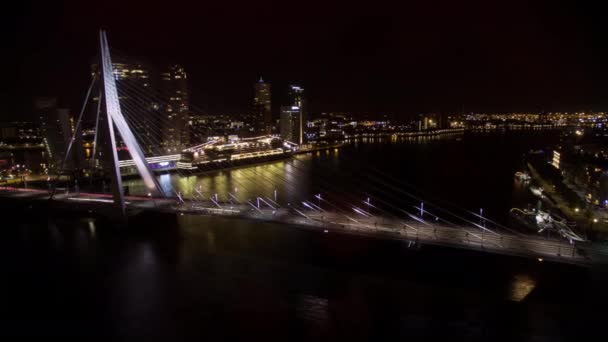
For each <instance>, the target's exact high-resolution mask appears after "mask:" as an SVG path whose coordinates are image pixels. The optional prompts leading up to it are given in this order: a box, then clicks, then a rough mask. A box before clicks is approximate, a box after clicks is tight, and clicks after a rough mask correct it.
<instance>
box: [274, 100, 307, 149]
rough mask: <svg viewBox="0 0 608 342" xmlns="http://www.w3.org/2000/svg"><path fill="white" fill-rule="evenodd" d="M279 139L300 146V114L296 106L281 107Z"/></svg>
mask: <svg viewBox="0 0 608 342" xmlns="http://www.w3.org/2000/svg"><path fill="white" fill-rule="evenodd" d="M279 123H280V125H281V138H282V139H283V140H287V141H290V142H292V143H296V144H302V142H303V134H302V133H303V132H302V112H301V111H300V108H299V107H298V106H281V117H280V119H279Z"/></svg>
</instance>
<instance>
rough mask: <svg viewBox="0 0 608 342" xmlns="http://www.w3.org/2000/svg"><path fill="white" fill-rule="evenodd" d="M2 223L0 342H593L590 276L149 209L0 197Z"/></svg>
mask: <svg viewBox="0 0 608 342" xmlns="http://www.w3.org/2000/svg"><path fill="white" fill-rule="evenodd" d="M478 138H479V137H477V138H475V139H478ZM520 138H521V137H520ZM466 139H467V138H464V141H465V142H461V143H468V142H467V140H466ZM481 139H483V138H481ZM485 139H489V140H487V141H494V145H493V146H501V144H502V143H501V140H493V139H511V138H509V137H507V138H504V137H500V136H499V137H498V138H485ZM531 139H534V137H532V138H531ZM473 141H475V140H473ZM487 141H486V144H487ZM507 141H508V140H507ZM517 141H519V144H522V145H524V144H525V141H524V140H517ZM441 144H444V143H443V142H442V143H441ZM365 146H367V147H365V148H371V149H374V148H380V147H379V146H377V145H365ZM384 146H385V147H383V148H386V146H387V145H384ZM390 146H396V147H399V146H398V145H390ZM424 146H433V145H424ZM424 146H422V148H424ZM443 146H447V147H446V148H448V149H451V148H453V147H452V146H457V145H449V144H445V145H443ZM471 146H477V145H471ZM399 148H403V147H399ZM407 148H408V149H409V148H411V149H412V150H414V151H415V146H410V147H407ZM471 149H473V150H471ZM463 151H465V152H467V153H469V152H470V153H472V154H473V155H478V156H479V158H482V155H483V154H482V153H480V152H479V151H476V150H474V148H473V147H469V148H465V149H463ZM340 153H341V152H340ZM419 153H420V155H424V152H419ZM371 155H374V154H373V153H372V154H370V156H371ZM408 157H409V156H408ZM432 157H433V156H429V157H428V158H429V162H430V163H440V162H438V161H437V160H438V159H439V157H440V156H437V159H434V161H433V160H432ZM370 158H371V157H370ZM377 158H378V160H379V159H380V157H377ZM449 158H454V157H449ZM489 158H490V159H489V161H490V162H495V163H496V162H499V161H500V160H503V159H502V158H499V157H489ZM333 160H336V159H333ZM338 160H339V159H338ZM486 160H488V159H486ZM463 165H464V166H463ZM466 165H467V164H466V163H463V164H461V166H460V167H466ZM398 167H401V166H398ZM404 169H406V168H404ZM455 170H457V168H456V169H455ZM494 172H496V173H497V174H503V173H506V172H505V171H500V170H498V169H494ZM509 172H510V170H509ZM412 174H414V172H412ZM456 174H460V172H456ZM427 176H428V177H439V178H433V179H441V173H439V172H437V173H436V174H429V175H427ZM427 176H424V175H419V176H418V178H417V179H416V181H418V180H422V181H424V180H426V179H427V178H426V177H427ZM444 177H453V173H452V176H450V175H448V176H445V174H444ZM483 179H485V178H482V179H481V180H483ZM488 179H489V178H488ZM448 180H450V181H451V179H450V178H448ZM426 182H427V183H428V184H432V186H431V187H433V186H435V187H437V189H439V187H440V185H436V184H435V183H436V182H437V181H432V180H427V181H426ZM502 182H503V181H500V180H496V183H497V184H498V183H502ZM508 182H509V183H508V184H510V187H508V189H509V190H508V191H512V190H513V187H512V179H511V178H510V179H509V180H508ZM459 184H460V183H459ZM472 184H473V183H472ZM504 184H507V181H505V182H504ZM461 188H462V189H469V192H473V191H472V190H470V189H472V187H471V186H469V187H467V186H466V185H458V184H457V185H454V187H453V188H452V189H455V191H458V190H459V189H461ZM495 189H496V188H495ZM493 191H498V190H493ZM491 193H492V194H494V195H490V196H489V198H502V197H499V196H498V194H495V193H494V192H491ZM452 195H453V194H452V193H451V192H450V191H447V195H446V196H452ZM502 195H506V194H504V193H503V194H502ZM474 197H475V195H474V194H473V195H471V197H470V198H474ZM502 201H503V200H502V199H498V200H497V202H498V203H500V202H502ZM465 204H466V203H465ZM0 213H1V214H2V217H3V218H5V221H4V222H3V224H2V238H1V239H0V253H1V254H0V255H1V256H2V258H1V262H0V266H1V268H0V270H1V272H2V273H1V275H2V276H1V278H0V279H1V283H2V286H1V287H0V288H2V290H1V291H2V292H1V296H0V304H1V305H0V307H1V310H2V312H3V315H2V318H1V320H0V336H11V335H18V336H24V337H25V336H48V335H61V336H78V337H81V338H83V339H85V340H97V339H98V340H130V339H132V338H133V337H145V338H146V339H147V340H150V339H153V340H176V339H192V340H225V339H228V338H238V339H240V340H250V341H251V340H254V341H255V340H281V341H292V340H334V341H335V340H374V341H376V340H420V339H429V340H430V339H431V338H442V339H447V340H450V341H452V340H477V341H484V340H489V341H545V340H548V341H553V340H555V341H562V340H581V339H584V340H604V339H603V338H602V336H603V335H601V334H603V331H602V330H603V327H604V325H605V323H604V322H605V319H606V312H607V310H608V305H607V304H608V300H607V296H606V292H607V289H608V282H607V281H606V278H607V277H606V273H605V272H604V271H603V270H602V269H600V268H598V267H596V268H581V267H576V266H569V265H559V264H552V263H547V262H539V261H537V260H529V259H522V258H513V257H502V256H495V255H490V254H482V253H477V252H469V251H464V250H454V249H447V248H439V247H431V246H409V245H408V244H407V243H404V242H396V241H383V240H375V239H370V238H364V237H355V236H346V235H338V234H335V233H329V234H324V233H322V232H317V231H309V230H301V229H295V228H292V227H284V226H280V225H275V224H269V223H259V222H249V221H235V220H229V219H218V218H206V217H191V216H179V217H173V216H161V215H148V216H146V217H139V218H136V219H134V220H133V221H132V224H131V227H130V229H128V230H116V228H114V227H113V225H112V224H110V223H107V222H103V221H101V220H92V219H89V218H77V217H73V216H68V215H65V214H61V213H48V212H45V211H44V210H42V209H41V208H38V207H36V206H35V205H34V206H33V207H32V208H29V207H28V206H27V205H25V206H24V205H22V204H19V205H17V204H14V203H9V202H2V203H0ZM598 334H600V335H598ZM7 340H13V339H7Z"/></svg>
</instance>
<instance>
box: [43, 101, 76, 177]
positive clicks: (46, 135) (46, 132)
mask: <svg viewBox="0 0 608 342" xmlns="http://www.w3.org/2000/svg"><path fill="white" fill-rule="evenodd" d="M34 111H35V113H36V115H37V116H38V118H39V120H40V135H41V137H42V141H43V144H44V147H45V152H46V157H47V158H46V159H47V162H48V165H47V167H48V169H50V170H53V171H56V170H59V168H60V167H61V163H62V161H63V160H64V158H65V152H66V150H67V146H68V143H69V141H70V139H71V138H72V127H71V124H70V115H69V110H68V109H65V108H58V106H57V99H56V98H50V97H40V98H37V99H36V100H35V101H34ZM64 166H65V167H66V168H70V167H73V166H74V164H73V161H72V160H70V159H67V160H66V164H65V165H64Z"/></svg>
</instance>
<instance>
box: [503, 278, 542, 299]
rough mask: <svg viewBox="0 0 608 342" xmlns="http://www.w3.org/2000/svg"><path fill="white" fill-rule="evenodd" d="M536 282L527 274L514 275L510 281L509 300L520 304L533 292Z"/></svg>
mask: <svg viewBox="0 0 608 342" xmlns="http://www.w3.org/2000/svg"><path fill="white" fill-rule="evenodd" d="M535 287H536V280H534V279H533V278H532V277H531V276H530V275H528V274H518V275H515V276H514V277H513V279H512V281H511V285H510V291H509V299H510V300H512V301H515V302H521V301H523V300H524V299H526V297H527V296H528V295H529V294H530V292H532V290H534V288H535Z"/></svg>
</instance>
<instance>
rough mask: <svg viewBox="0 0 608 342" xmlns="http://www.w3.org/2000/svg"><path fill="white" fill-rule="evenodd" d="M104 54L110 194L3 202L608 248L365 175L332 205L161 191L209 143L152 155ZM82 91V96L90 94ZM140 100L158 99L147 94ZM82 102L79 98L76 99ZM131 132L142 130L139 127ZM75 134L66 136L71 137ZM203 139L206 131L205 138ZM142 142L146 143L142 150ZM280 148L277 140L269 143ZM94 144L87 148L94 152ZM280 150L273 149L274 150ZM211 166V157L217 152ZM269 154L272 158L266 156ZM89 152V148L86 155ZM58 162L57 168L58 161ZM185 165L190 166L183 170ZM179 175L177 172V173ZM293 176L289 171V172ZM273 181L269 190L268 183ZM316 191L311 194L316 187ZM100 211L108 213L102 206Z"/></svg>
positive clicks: (494, 244) (101, 119)
mask: <svg viewBox="0 0 608 342" xmlns="http://www.w3.org/2000/svg"><path fill="white" fill-rule="evenodd" d="M111 58H112V56H111V54H110V48H109V44H108V40H107V37H106V34H105V32H103V31H101V32H100V64H99V65H100V68H101V70H100V73H99V79H97V80H94V81H97V82H100V83H101V87H100V94H99V96H98V101H99V102H98V111H97V118H96V125H95V126H96V130H95V132H96V135H100V136H103V139H101V137H100V139H99V140H98V138H97V137H96V139H95V142H96V143H97V142H98V141H102V142H103V143H102V144H100V147H101V148H102V149H103V150H104V151H105V153H104V154H103V156H104V159H105V160H104V165H105V168H106V170H108V175H109V178H110V187H111V190H112V191H111V192H112V194H111V195H110V194H105V193H99V192H94V191H81V190H79V189H76V188H72V189H69V188H60V187H58V186H55V187H54V188H53V189H52V191H46V190H35V189H16V188H10V187H5V188H2V189H1V190H2V192H3V195H4V196H9V197H13V198H16V199H19V198H25V199H38V200H48V199H52V200H53V202H54V203H57V205H59V206H63V207H69V208H70V209H71V210H79V208H81V209H82V210H95V211H99V212H104V213H109V214H111V215H112V216H114V217H117V218H120V219H126V218H127V217H128V215H129V214H130V213H131V212H136V211H144V212H145V211H146V210H156V211H168V212H171V213H175V214H182V215H183V214H188V215H191V214H196V215H221V216H226V217H235V218H241V219H256V220H264V221H272V222H277V223H281V224H289V225H297V226H299V227H304V228H311V229H318V230H320V231H322V232H323V233H327V234H330V233H334V232H341V233H349V234H361V235H370V236H381V237H387V238H392V239H399V240H403V241H405V242H406V243H407V245H408V246H411V247H417V246H420V245H421V244H437V245H446V246H452V247H459V248H466V249H472V250H480V251H485V252H491V253H500V254H509V255H518V256H525V257H534V258H538V260H539V261H543V260H555V261H560V262H570V263H584V264H586V263H591V262H603V261H604V260H605V259H606V258H605V255H606V256H608V249H607V250H606V251H604V250H603V248H601V247H600V246H598V245H594V244H592V243H590V242H588V241H585V239H584V238H582V237H581V236H579V235H578V234H576V233H574V232H567V231H557V232H556V234H554V237H552V238H549V237H541V236H538V235H537V234H535V232H532V233H530V234H524V233H522V232H521V231H516V230H512V229H510V228H509V227H505V226H503V225H500V224H498V223H496V222H493V221H492V220H490V219H489V218H487V217H484V216H483V212H480V213H479V214H477V213H471V212H466V211H462V212H459V213H457V212H456V211H454V210H453V209H446V208H443V207H441V206H438V205H435V204H433V203H431V202H429V201H424V200H422V199H421V198H419V197H417V196H415V195H413V194H411V193H409V192H408V191H406V190H404V188H403V186H402V184H400V183H399V181H398V180H395V179H391V178H390V177H388V176H386V175H382V174H381V171H378V170H376V171H378V172H379V173H378V174H376V175H370V176H369V177H366V179H358V180H355V181H357V182H366V186H367V187H368V188H370V189H373V190H374V191H375V194H377V195H375V196H373V198H372V196H368V197H360V196H358V195H355V194H353V193H350V194H349V193H341V196H340V200H339V201H336V200H335V197H332V196H327V195H326V194H330V193H339V192H340V190H339V189H337V188H336V186H335V185H334V184H331V183H330V182H321V185H320V186H319V188H318V189H315V192H316V194H315V195H313V196H308V198H307V196H306V195H302V198H299V199H298V200H297V201H290V202H289V203H285V202H284V201H281V200H279V199H278V198H277V193H276V190H275V191H274V193H270V194H256V195H254V196H243V195H242V193H243V192H245V191H244V190H246V189H244V188H243V187H241V189H240V192H239V189H238V188H235V189H234V190H233V191H232V190H230V191H225V192H224V193H213V194H212V193H209V192H208V191H207V189H202V188H201V187H200V185H198V186H197V185H193V186H192V189H189V191H188V192H189V194H188V196H185V194H182V192H181V191H180V190H179V189H177V188H175V187H173V186H172V185H171V184H169V187H168V188H167V187H162V186H161V184H160V183H159V180H158V178H157V176H156V175H155V174H154V170H153V168H152V167H151V165H154V164H161V163H178V162H180V160H182V158H183V157H184V155H186V156H191V159H192V161H197V162H199V164H198V166H197V167H198V170H203V171H204V170H205V167H206V166H205V165H206V164H205V162H206V159H205V158H203V157H201V155H202V154H204V151H205V148H207V147H209V146H210V145H212V144H214V143H215V142H214V141H213V140H211V141H209V142H207V143H203V144H200V145H196V146H191V147H187V148H184V149H183V150H181V151H178V152H179V153H175V151H173V152H174V153H172V154H167V153H166V150H165V149H162V148H161V146H162V137H161V136H158V134H156V135H155V134H151V133H150V132H155V131H158V130H157V129H151V128H153V126H154V125H156V126H157V128H161V127H164V126H163V120H169V119H168V118H166V117H163V116H162V115H159V116H158V117H157V118H155V119H154V120H149V119H150V118H142V115H138V114H140V113H150V112H149V111H146V110H145V108H142V107H138V105H137V101H129V103H126V102H125V101H121V99H124V98H130V99H137V98H138V97H142V98H143V97H145V98H149V97H153V95H150V94H149V93H145V92H142V90H141V89H135V88H132V87H131V88H129V86H128V85H125V86H124V88H122V89H121V84H120V82H117V81H116V77H115V74H114V69H113V64H112V59H111ZM91 89H92V86H91V88H89V91H88V94H87V99H88V97H89V94H90V92H91ZM151 100H152V101H147V103H150V102H156V103H158V102H160V100H159V99H158V98H152V99H151ZM85 102H86V101H85ZM83 114H84V109H83V110H82V111H81V113H80V116H79V118H78V121H77V123H76V128H78V127H79V126H80V125H81V123H82V117H83ZM134 127H140V128H141V127H143V128H146V127H147V128H149V129H144V131H143V132H142V131H138V130H136V129H133V128H134ZM77 131H78V129H76V130H75V132H74V134H76V132H77ZM206 134H208V135H209V132H206ZM274 140H275V138H273V137H272V136H267V137H258V138H256V139H253V140H251V141H242V142H239V143H235V144H233V145H234V146H231V147H230V148H233V149H237V150H238V151H241V152H239V153H238V154H237V155H238V156H239V157H243V158H245V157H255V156H257V155H256V153H258V152H253V151H254V150H251V149H250V148H252V146H253V147H255V146H257V145H258V144H268V146H271V145H273V144H276V143H277V142H276V141H274ZM74 141H75V139H74V138H72V140H71V141H70V144H69V145H68V147H67V151H66V154H65V156H66V158H68V156H69V155H70V150H71V149H72V143H73V142H74ZM119 141H121V143H122V145H124V146H123V148H124V149H125V150H127V151H128V152H129V154H130V157H131V158H130V159H126V160H119V158H118V152H117V150H118V145H119ZM142 143H143V144H145V146H147V148H146V149H144V148H142ZM279 144H281V142H279ZM282 144H285V146H280V145H277V146H274V149H270V151H275V152H276V153H277V154H278V153H284V151H292V150H294V149H295V148H297V147H294V146H293V144H292V143H289V142H282ZM95 148H97V147H95ZM279 151H283V152H279ZM218 153H219V154H220V157H219V160H221V151H219V152H218ZM272 153H274V152H272ZM96 156H97V155H96V153H95V152H94V153H93V158H95V157H96ZM64 164H65V163H64ZM192 165H193V163H192V162H191V163H190V167H192ZM121 167H123V168H124V167H132V168H134V169H135V170H136V172H137V174H138V175H139V176H140V177H141V179H142V182H143V185H144V187H145V189H146V193H147V196H145V195H144V196H128V195H126V194H125V192H124V188H123V184H122V175H121ZM187 167H188V166H187V165H186V166H185V167H183V168H179V167H176V168H175V171H176V172H177V173H178V174H179V175H180V176H182V172H183V169H187ZM180 169H182V170H180ZM293 172H294V173H296V176H297V174H298V173H300V174H301V173H302V172H303V171H302V170H298V169H297V166H296V167H295V170H294V171H293ZM254 178H255V179H253V180H251V181H252V182H269V179H268V175H265V174H264V173H263V172H260V173H259V174H256V175H255V176H254ZM276 179H280V181H281V182H283V183H284V184H282V185H283V187H284V188H286V189H287V190H288V191H289V192H290V193H291V195H292V196H291V197H292V198H293V197H294V196H295V197H297V189H295V188H293V186H292V185H291V184H290V183H289V182H290V180H289V179H287V178H286V177H283V178H276V177H275V178H274V181H276ZM355 184H356V183H355ZM273 185H275V184H269V186H270V187H273ZM317 190H318V191H317ZM403 198H408V199H409V201H410V202H412V203H415V205H410V206H407V207H404V206H402V205H401V204H399V203H400V201H399V200H400V199H403ZM108 208H111V210H109V209H108Z"/></svg>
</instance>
